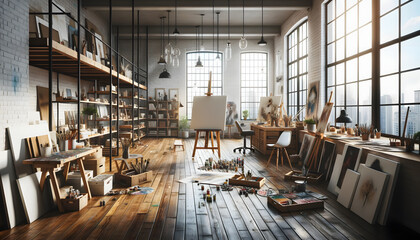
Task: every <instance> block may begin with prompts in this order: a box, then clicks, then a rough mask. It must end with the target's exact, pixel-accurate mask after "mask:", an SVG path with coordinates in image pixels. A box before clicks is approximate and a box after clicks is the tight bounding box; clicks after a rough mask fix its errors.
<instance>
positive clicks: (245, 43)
mask: <svg viewBox="0 0 420 240" xmlns="http://www.w3.org/2000/svg"><path fill="white" fill-rule="evenodd" d="M246 47H248V41H247V40H246V38H245V0H242V37H241V40H239V48H240V49H242V50H243V49H245V48H246Z"/></svg>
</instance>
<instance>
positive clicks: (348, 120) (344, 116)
mask: <svg viewBox="0 0 420 240" xmlns="http://www.w3.org/2000/svg"><path fill="white" fill-rule="evenodd" d="M335 122H336V123H344V127H346V124H347V123H352V122H353V121H352V119H351V118H350V117H349V115H348V114H347V112H346V110H345V109H342V110H341V112H340V116H339V117H338V118H336V119H335Z"/></svg>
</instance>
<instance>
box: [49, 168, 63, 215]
mask: <svg viewBox="0 0 420 240" xmlns="http://www.w3.org/2000/svg"><path fill="white" fill-rule="evenodd" d="M49 172H50V178H51V183H52V185H53V189H54V195H55V200H56V201H57V207H58V210H59V211H60V212H64V208H63V205H62V204H61V195H60V188H59V186H58V182H57V176H56V175H55V172H54V168H51V169H49Z"/></svg>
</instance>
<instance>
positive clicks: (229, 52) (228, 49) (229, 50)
mask: <svg viewBox="0 0 420 240" xmlns="http://www.w3.org/2000/svg"><path fill="white" fill-rule="evenodd" d="M225 59H226V60H227V61H229V60H230V59H232V44H231V42H230V0H228V40H227V43H226V48H225Z"/></svg>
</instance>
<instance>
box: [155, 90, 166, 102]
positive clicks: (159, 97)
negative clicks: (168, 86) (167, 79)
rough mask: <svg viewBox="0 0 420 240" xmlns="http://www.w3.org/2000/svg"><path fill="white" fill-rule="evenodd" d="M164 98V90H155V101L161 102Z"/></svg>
mask: <svg viewBox="0 0 420 240" xmlns="http://www.w3.org/2000/svg"><path fill="white" fill-rule="evenodd" d="M164 97H165V89H164V88H155V100H157V101H163V98H164Z"/></svg>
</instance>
